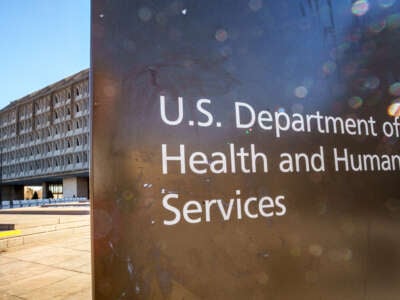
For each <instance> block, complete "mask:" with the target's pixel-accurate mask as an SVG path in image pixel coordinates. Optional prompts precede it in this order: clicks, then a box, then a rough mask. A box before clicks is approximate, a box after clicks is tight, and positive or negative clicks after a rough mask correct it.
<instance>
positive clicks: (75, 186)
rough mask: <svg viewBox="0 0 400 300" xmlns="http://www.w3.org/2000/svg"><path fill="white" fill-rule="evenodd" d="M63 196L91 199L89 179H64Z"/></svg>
mask: <svg viewBox="0 0 400 300" xmlns="http://www.w3.org/2000/svg"><path fill="white" fill-rule="evenodd" d="M63 196H64V197H65V198H68V197H74V196H75V197H87V198H88V197H89V179H88V178H85V177H68V178H64V179H63Z"/></svg>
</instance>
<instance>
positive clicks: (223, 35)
mask: <svg viewBox="0 0 400 300" xmlns="http://www.w3.org/2000/svg"><path fill="white" fill-rule="evenodd" d="M215 38H216V40H217V41H218V42H221V43H222V42H225V41H226V40H227V39H228V32H227V31H226V30H225V29H218V30H217V31H216V32H215Z"/></svg>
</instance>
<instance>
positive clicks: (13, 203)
mask: <svg viewBox="0 0 400 300" xmlns="http://www.w3.org/2000/svg"><path fill="white" fill-rule="evenodd" d="M84 201H89V200H88V199H87V198H86V197H67V198H59V199H37V200H3V201H1V202H0V209H10V208H21V207H35V206H36V207H37V206H44V205H48V204H63V203H70V202H84Z"/></svg>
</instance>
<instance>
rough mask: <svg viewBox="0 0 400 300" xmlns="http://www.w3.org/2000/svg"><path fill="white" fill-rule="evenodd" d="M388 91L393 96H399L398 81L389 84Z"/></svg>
mask: <svg viewBox="0 0 400 300" xmlns="http://www.w3.org/2000/svg"><path fill="white" fill-rule="evenodd" d="M389 93H390V94H392V95H393V96H400V82H395V83H393V84H391V85H390V87H389Z"/></svg>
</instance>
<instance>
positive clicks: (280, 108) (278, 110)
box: [276, 107, 285, 113]
mask: <svg viewBox="0 0 400 300" xmlns="http://www.w3.org/2000/svg"><path fill="white" fill-rule="evenodd" d="M276 111H277V112H280V113H284V112H285V109H284V108H283V107H278V108H277V109H276Z"/></svg>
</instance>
